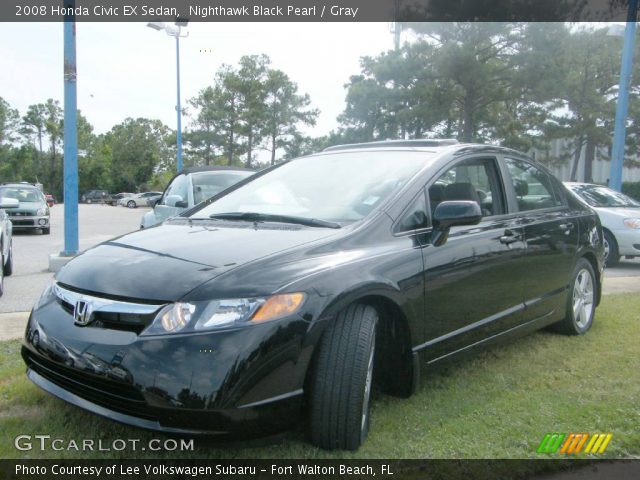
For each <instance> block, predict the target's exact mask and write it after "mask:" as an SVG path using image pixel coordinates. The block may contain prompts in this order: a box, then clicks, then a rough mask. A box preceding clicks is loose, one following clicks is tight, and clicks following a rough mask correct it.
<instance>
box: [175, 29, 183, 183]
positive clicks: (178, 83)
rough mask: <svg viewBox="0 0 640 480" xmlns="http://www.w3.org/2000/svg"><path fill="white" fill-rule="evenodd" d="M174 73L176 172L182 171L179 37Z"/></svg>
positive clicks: (178, 39) (177, 38) (178, 36)
mask: <svg viewBox="0 0 640 480" xmlns="http://www.w3.org/2000/svg"><path fill="white" fill-rule="evenodd" d="M176 72H177V82H176V83H177V91H178V104H177V105H176V110H177V113H178V131H177V134H176V135H177V142H176V143H177V150H178V158H177V162H176V163H177V167H178V172H181V171H182V110H181V108H180V35H177V36H176Z"/></svg>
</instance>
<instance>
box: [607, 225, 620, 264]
mask: <svg viewBox="0 0 640 480" xmlns="http://www.w3.org/2000/svg"><path fill="white" fill-rule="evenodd" d="M619 262H620V253H619V251H618V242H617V241H616V237H614V236H613V234H612V233H610V232H609V231H607V230H605V231H604V263H605V265H606V266H607V267H615V266H616V265H617V264H618V263H619Z"/></svg>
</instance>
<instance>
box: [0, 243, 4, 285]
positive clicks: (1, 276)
mask: <svg viewBox="0 0 640 480" xmlns="http://www.w3.org/2000/svg"><path fill="white" fill-rule="evenodd" d="M0 262H2V263H0V265H3V266H4V253H2V247H0ZM3 293H4V268H0V297H1V296H2V294H3Z"/></svg>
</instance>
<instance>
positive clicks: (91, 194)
mask: <svg viewBox="0 0 640 480" xmlns="http://www.w3.org/2000/svg"><path fill="white" fill-rule="evenodd" d="M110 198H111V196H110V195H109V192H107V191H106V190H89V191H88V192H85V193H83V194H82V195H81V196H80V201H81V202H82V203H106V202H108V201H109V199H110Z"/></svg>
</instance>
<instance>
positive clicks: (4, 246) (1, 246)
mask: <svg viewBox="0 0 640 480" xmlns="http://www.w3.org/2000/svg"><path fill="white" fill-rule="evenodd" d="M19 206H20V202H18V200H16V199H15V198H8V197H1V196H0V297H1V296H2V294H3V293H4V277H8V276H9V275H11V274H12V273H13V225H12V224H11V219H10V217H9V215H8V214H7V210H12V209H15V208H18V207H19Z"/></svg>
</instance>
